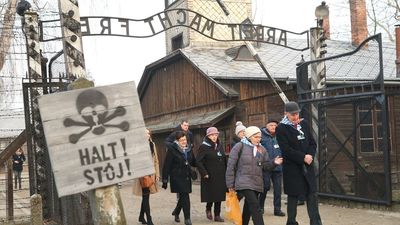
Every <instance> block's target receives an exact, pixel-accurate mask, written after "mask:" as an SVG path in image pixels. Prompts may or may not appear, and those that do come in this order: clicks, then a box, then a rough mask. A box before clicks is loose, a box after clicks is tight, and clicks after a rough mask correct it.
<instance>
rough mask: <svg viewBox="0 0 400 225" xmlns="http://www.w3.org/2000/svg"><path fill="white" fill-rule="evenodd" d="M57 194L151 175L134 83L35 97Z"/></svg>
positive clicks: (148, 153)
mask: <svg viewBox="0 0 400 225" xmlns="http://www.w3.org/2000/svg"><path fill="white" fill-rule="evenodd" d="M39 108H40V114H41V118H42V122H43V128H44V132H45V136H46V142H47V146H48V149H49V155H50V161H51V165H52V168H53V173H54V177H55V181H56V187H57V191H58V195H59V196H60V197H61V196H66V195H71V194H76V193H79V192H83V191H87V190H91V189H95V188H98V187H102V186H108V185H112V184H116V183H118V182H122V181H126V180H130V179H133V178H136V177H142V176H144V175H148V174H153V173H154V165H153V160H152V158H151V153H150V149H149V143H148V140H147V139H146V133H145V125H144V122H143V115H142V111H141V108H140V102H139V98H138V94H137V91H136V87H135V84H134V82H128V83H122V84H116V85H110V86H103V87H96V88H88V89H79V90H73V91H67V92H61V93H57V94H51V95H44V96H41V97H40V98H39Z"/></svg>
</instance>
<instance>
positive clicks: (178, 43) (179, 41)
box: [171, 34, 183, 51]
mask: <svg viewBox="0 0 400 225" xmlns="http://www.w3.org/2000/svg"><path fill="white" fill-rule="evenodd" d="M171 41H172V43H171V44H172V51H175V50H177V49H180V48H183V36H182V34H178V35H176V36H175V37H173V38H172V40H171Z"/></svg>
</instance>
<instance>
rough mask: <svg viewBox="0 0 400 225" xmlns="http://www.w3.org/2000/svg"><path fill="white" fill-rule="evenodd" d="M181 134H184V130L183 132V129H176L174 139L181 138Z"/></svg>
mask: <svg viewBox="0 0 400 225" xmlns="http://www.w3.org/2000/svg"><path fill="white" fill-rule="evenodd" d="M183 136H186V134H185V132H183V131H176V132H175V140H177V141H178V140H179V139H181V137H183Z"/></svg>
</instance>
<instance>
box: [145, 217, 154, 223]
mask: <svg viewBox="0 0 400 225" xmlns="http://www.w3.org/2000/svg"><path fill="white" fill-rule="evenodd" d="M147 225H154V223H153V220H152V219H151V217H150V216H148V217H147Z"/></svg>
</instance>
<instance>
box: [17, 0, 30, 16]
mask: <svg viewBox="0 0 400 225" xmlns="http://www.w3.org/2000/svg"><path fill="white" fill-rule="evenodd" d="M30 8H31V3H29V2H27V1H25V0H21V1H20V2H18V5H17V13H18V15H20V16H24V14H25V11H26V10H28V9H30Z"/></svg>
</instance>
